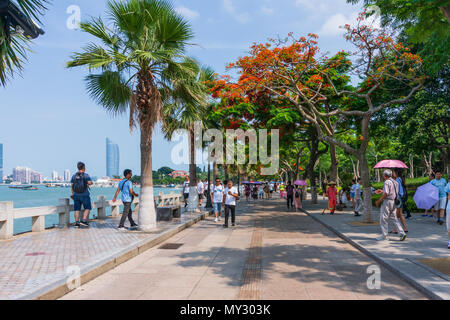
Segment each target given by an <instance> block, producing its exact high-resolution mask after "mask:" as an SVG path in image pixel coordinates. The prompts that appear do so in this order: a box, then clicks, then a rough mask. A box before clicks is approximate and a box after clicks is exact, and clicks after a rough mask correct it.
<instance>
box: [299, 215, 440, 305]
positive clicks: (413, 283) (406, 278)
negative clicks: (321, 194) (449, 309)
mask: <svg viewBox="0 0 450 320" xmlns="http://www.w3.org/2000/svg"><path fill="white" fill-rule="evenodd" d="M303 212H305V213H306V214H307V215H308V216H309V217H311V218H312V219H314V220H315V221H317V222H319V223H320V224H321V225H323V226H324V227H326V228H327V229H328V230H330V231H331V232H333V233H334V234H336V235H337V236H338V237H339V238H341V239H343V240H344V241H346V242H348V243H350V244H351V245H352V246H353V247H355V248H356V249H358V250H359V251H361V252H362V253H363V254H365V255H367V256H369V257H371V258H372V259H374V260H375V261H377V262H378V263H379V264H381V265H383V266H384V267H385V268H386V269H388V270H389V271H391V272H392V273H394V274H395V275H397V276H398V277H400V278H401V279H402V280H404V281H406V282H407V283H408V284H410V285H411V286H412V287H413V288H415V289H416V290H418V291H419V292H421V293H423V294H424V295H426V296H427V297H429V298H430V299H433V300H445V299H444V298H442V297H441V296H439V295H437V294H436V293H434V292H433V291H431V290H430V289H428V288H426V287H424V286H423V285H422V284H420V283H419V282H418V281H416V280H414V278H412V277H411V276H409V275H408V274H406V273H405V272H402V271H401V270H399V269H398V268H396V267H395V266H394V265H392V264H391V263H389V262H387V261H385V260H383V259H382V258H381V257H379V256H378V255H377V254H376V253H373V252H370V251H369V250H367V249H366V248H364V247H363V246H361V245H360V244H358V243H357V242H355V241H353V240H352V239H350V238H349V237H347V236H346V235H344V234H343V233H341V232H340V231H338V230H336V229H335V228H333V227H332V226H330V225H328V224H326V223H325V222H323V221H322V220H320V219H319V218H317V217H315V216H314V215H313V214H311V213H310V212H308V211H307V210H305V209H303Z"/></svg>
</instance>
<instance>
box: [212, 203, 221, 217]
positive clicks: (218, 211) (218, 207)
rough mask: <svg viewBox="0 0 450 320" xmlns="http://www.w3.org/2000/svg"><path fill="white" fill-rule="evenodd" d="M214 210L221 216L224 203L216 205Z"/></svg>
mask: <svg viewBox="0 0 450 320" xmlns="http://www.w3.org/2000/svg"><path fill="white" fill-rule="evenodd" d="M213 208H214V213H217V214H219V213H220V212H221V211H222V202H218V203H214V204H213Z"/></svg>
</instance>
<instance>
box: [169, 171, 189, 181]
mask: <svg viewBox="0 0 450 320" xmlns="http://www.w3.org/2000/svg"><path fill="white" fill-rule="evenodd" d="M170 175H171V176H172V178H174V179H176V178H186V177H189V173H187V172H186V171H183V170H175V171H174V172H172V173H171V174H170Z"/></svg>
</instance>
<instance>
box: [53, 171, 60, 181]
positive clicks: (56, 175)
mask: <svg viewBox="0 0 450 320" xmlns="http://www.w3.org/2000/svg"><path fill="white" fill-rule="evenodd" d="M58 177H59V176H58V171H53V172H52V181H58Z"/></svg>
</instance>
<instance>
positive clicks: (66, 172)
mask: <svg viewBox="0 0 450 320" xmlns="http://www.w3.org/2000/svg"><path fill="white" fill-rule="evenodd" d="M70 178H71V177H70V171H69V170H68V169H66V170H64V181H66V182H68V181H70Z"/></svg>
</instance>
